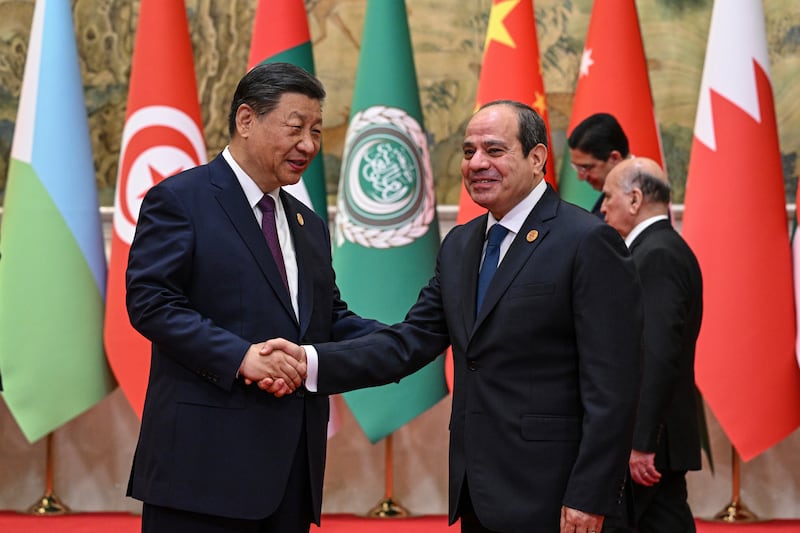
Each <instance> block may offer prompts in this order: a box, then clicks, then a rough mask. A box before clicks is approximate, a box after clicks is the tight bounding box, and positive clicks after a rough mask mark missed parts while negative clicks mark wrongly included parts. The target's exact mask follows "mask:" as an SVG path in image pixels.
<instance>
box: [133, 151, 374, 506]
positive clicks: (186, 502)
mask: <svg viewBox="0 0 800 533" xmlns="http://www.w3.org/2000/svg"><path fill="white" fill-rule="evenodd" d="M280 198H281V201H282V203H283V206H284V208H285V210H286V217H287V220H288V223H289V226H290V230H291V234H292V239H293V241H294V246H295V249H296V254H297V266H298V270H299V273H298V278H299V279H298V285H299V296H298V299H299V315H300V317H299V320H298V319H297V318H296V317H295V314H294V311H293V310H292V306H291V301H290V297H289V293H288V291H287V290H286V288H285V286H284V285H283V282H282V280H281V277H280V274H279V273H278V270H277V267H276V264H275V262H274V260H273V259H272V255H271V254H270V251H269V248H268V247H267V244H266V241H265V239H264V237H263V234H262V233H261V229H260V228H259V226H258V222H257V220H256V218H255V215H254V214H253V210H252V209H251V208H250V206H249V204H248V203H247V199H246V197H245V195H244V192H243V191H242V188H241V186H240V185H239V183H238V181H237V180H236V177H235V175H234V173H233V171H232V169H231V168H230V166H229V165H228V164H227V162H225V160H224V159H223V158H222V156H218V157H217V158H216V159H214V160H213V161H212V162H211V163H209V164H208V165H202V166H199V167H196V168H193V169H191V170H188V171H185V172H182V173H181V174H178V175H176V176H174V177H172V178H168V179H166V180H164V181H163V182H162V183H160V184H158V185H156V186H155V187H153V188H152V189H150V191H149V192H148V193H147V195H146V197H145V199H144V202H143V203H142V207H141V213H140V216H139V222H138V225H137V229H136V235H135V238H134V240H133V244H132V246H131V250H130V257H129V264H128V270H127V304H128V313H129V315H130V319H131V323H132V324H133V326H134V327H135V328H136V329H137V330H138V331H139V332H140V333H142V334H143V335H144V336H145V337H147V338H148V339H150V340H151V341H152V346H153V348H152V357H151V368H150V378H149V382H148V387H147V394H146V398H145V405H144V412H143V416H142V426H141V432H140V435H139V441H138V444H137V447H136V453H135V456H134V461H133V468H132V472H131V478H130V482H129V486H128V494H129V495H131V496H133V497H135V498H137V499H140V500H143V501H145V502H147V503H151V504H155V505H159V506H165V507H171V508H177V509H183V510H188V511H193V512H200V513H207V514H213V515H220V516H227V517H233V518H245V519H259V518H263V517H265V516H268V515H269V514H271V513H272V512H273V511H274V510H275V508H276V507H277V506H278V504H279V503H280V501H281V498H282V496H283V491H284V487H285V484H286V480H287V478H288V475H289V469H290V467H291V465H292V459H293V457H294V454H295V450H297V446H298V442H299V440H298V439H299V438H300V435H301V429H302V424H303V420H304V419H305V427H306V432H307V442H308V452H307V453H308V457H309V463H310V474H311V487H312V498H313V502H312V504H313V509H314V512H315V518H316V520H317V521H318V520H319V513H320V507H321V499H322V478H323V469H324V461H325V446H326V429H327V423H328V409H329V404H328V397H327V396H322V395H310V394H308V393H304V392H303V390H302V389H301V390H300V391H298V392H295V393H294V394H292V395H290V396H288V397H284V398H280V399H278V398H274V397H273V396H271V395H269V394H267V393H265V392H263V391H260V390H259V389H257V388H256V387H255V386H250V387H247V386H245V385H244V382H243V381H242V380H241V379H236V375H237V371H238V368H239V365H240V363H241V361H242V358H243V356H244V354H245V352H246V351H247V349H248V348H249V346H250V345H251V344H253V343H257V342H261V341H264V340H267V339H270V338H273V337H284V338H287V339H290V340H293V341H296V342H306V343H312V342H320V341H328V340H337V339H346V338H350V337H353V336H358V335H362V334H364V333H366V332H367V331H371V330H372V329H374V325H375V324H374V323H373V322H372V321H366V320H363V319H361V318H359V317H357V316H355V315H353V314H352V313H351V312H350V311H349V310H348V309H347V306H346V304H345V303H344V302H343V301H342V300H341V299H340V297H339V290H338V288H337V287H336V283H335V279H334V272H333V269H332V266H331V252H330V250H331V247H330V237H329V234H328V226H327V223H326V221H324V220H322V219H320V218H319V217H318V216H317V215H316V214H315V213H314V212H313V211H311V210H310V209H308V208H306V207H305V206H304V205H303V204H302V203H301V202H299V201H298V200H296V199H295V198H293V197H292V196H291V195H289V194H287V193H285V192H281V193H280ZM301 219H302V223H301Z"/></svg>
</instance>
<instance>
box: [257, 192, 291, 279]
mask: <svg viewBox="0 0 800 533" xmlns="http://www.w3.org/2000/svg"><path fill="white" fill-rule="evenodd" d="M258 208H259V209H261V215H262V216H261V231H262V232H263V233H264V238H265V239H266V240H267V246H269V251H270V252H272V258H273V259H274V260H275V264H276V265H277V267H278V272H280V273H281V278H283V284H284V286H286V289H287V290H288V289H289V279H288V278H287V277H286V264H284V262H283V254H282V253H281V243H280V242H279V241H278V228H277V227H276V226H275V200H273V198H272V196H270V195H268V194H265V195H264V197H263V198H261V200H259V201H258Z"/></svg>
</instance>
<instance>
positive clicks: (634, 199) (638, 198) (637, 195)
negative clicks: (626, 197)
mask: <svg viewBox="0 0 800 533" xmlns="http://www.w3.org/2000/svg"><path fill="white" fill-rule="evenodd" d="M643 201H644V195H643V194H642V190H641V189H638V188H634V189H633V190H632V191H631V195H630V202H631V203H630V206H628V209H629V210H630V212H631V214H633V215H635V214H637V213H638V212H639V210H640V209H641V208H642V202H643Z"/></svg>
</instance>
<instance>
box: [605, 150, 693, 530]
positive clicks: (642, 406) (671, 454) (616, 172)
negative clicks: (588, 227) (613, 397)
mask: <svg viewBox="0 0 800 533" xmlns="http://www.w3.org/2000/svg"><path fill="white" fill-rule="evenodd" d="M669 202H670V186H669V182H668V181H667V178H666V175H665V174H664V172H663V171H662V169H661V167H660V166H659V165H658V163H656V162H655V161H653V160H651V159H646V158H635V159H629V160H626V161H622V162H621V163H619V164H618V165H617V166H615V167H614V168H613V169H612V170H611V171H610V172H609V174H608V176H607V177H606V181H605V184H604V185H603V203H602V206H601V212H602V213H603V215H604V216H605V218H606V222H607V223H608V224H609V225H611V226H612V227H614V228H615V229H616V230H617V231H618V232H619V233H620V235H622V237H623V238H624V239H625V243H626V244H627V245H628V247H629V248H630V250H631V255H632V256H633V259H634V262H635V264H636V267H637V269H638V271H639V277H640V279H641V283H642V302H643V304H644V360H643V361H642V380H641V390H640V394H639V409H638V411H637V416H636V425H635V429H634V439H633V449H632V450H631V456H630V463H629V465H630V473H631V479H632V481H633V487H632V494H633V502H632V506H633V508H632V511H633V513H632V515H633V516H635V521H636V527H637V531H639V532H640V533H650V532H662V531H663V532H668V533H685V532H694V531H695V523H694V519H693V518H692V512H691V509H690V508H689V504H688V502H687V490H686V471H687V470H699V469H700V466H701V461H700V434H699V428H698V419H697V417H696V416H695V413H696V412H697V410H698V404H697V402H698V399H699V394H698V393H697V390H696V388H695V381H694V353H695V343H696V341H697V335H698V333H699V331H700V322H701V318H702V312H703V286H702V277H701V273H700V267H699V265H698V263H697V259H696V258H695V255H694V253H692V250H691V249H690V248H689V246H688V245H687V244H686V242H685V241H684V240H683V239H682V238H681V236H680V235H679V234H678V233H677V232H676V231H675V229H674V228H673V227H672V224H671V223H670V221H669ZM629 505H631V504H630V502H629ZM616 531H627V528H624V527H621V526H620V528H619V529H617V528H615V525H614V524H612V523H610V522H608V523H607V524H606V527H605V528H604V529H603V532H604V533H611V532H616Z"/></svg>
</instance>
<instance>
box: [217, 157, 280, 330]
mask: <svg viewBox="0 0 800 533" xmlns="http://www.w3.org/2000/svg"><path fill="white" fill-rule="evenodd" d="M211 168H212V172H211V183H212V184H213V185H214V186H216V187H217V188H218V189H219V192H218V193H217V201H218V202H219V204H220V207H222V210H223V211H225V214H227V215H228V218H229V219H230V221H231V224H233V227H234V229H235V230H236V232H237V233H238V234H239V237H240V238H241V239H242V241H243V242H244V244H245V246H247V248H248V249H249V250H250V253H251V254H252V255H253V259H255V261H256V264H258V267H259V268H260V269H261V272H262V273H263V274H264V277H265V278H267V282H269V284H270V285H271V286H272V288H273V289H274V291H275V294H276V295H277V296H278V299H279V300H280V302H281V304H282V305H283V307H284V308H285V309H286V310H287V311H288V312H289V314H290V315H291V316H294V310H293V309H292V302H291V300H290V299H289V293H288V292H287V291H286V287H285V286H284V285H283V279H282V278H281V275H280V272H278V267H277V265H276V264H275V260H274V259H273V258H272V254H271V253H270V251H269V247H268V246H267V242H266V240H264V234H263V233H261V229H260V228H259V227H258V222H257V221H256V219H255V215H254V214H253V210H252V209H251V208H250V205H249V204H248V203H247V198H246V197H245V195H244V192H243V191H242V187H241V186H240V185H239V182H238V181H237V180H236V176H235V175H234V173H233V170H232V169H231V168H230V167H229V166H228V164H227V163H226V162H225V160H224V159H223V158H222V156H221V155H220V156H217V157H216V159H214V161H212V163H211ZM231 260H235V258H231Z"/></svg>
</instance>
